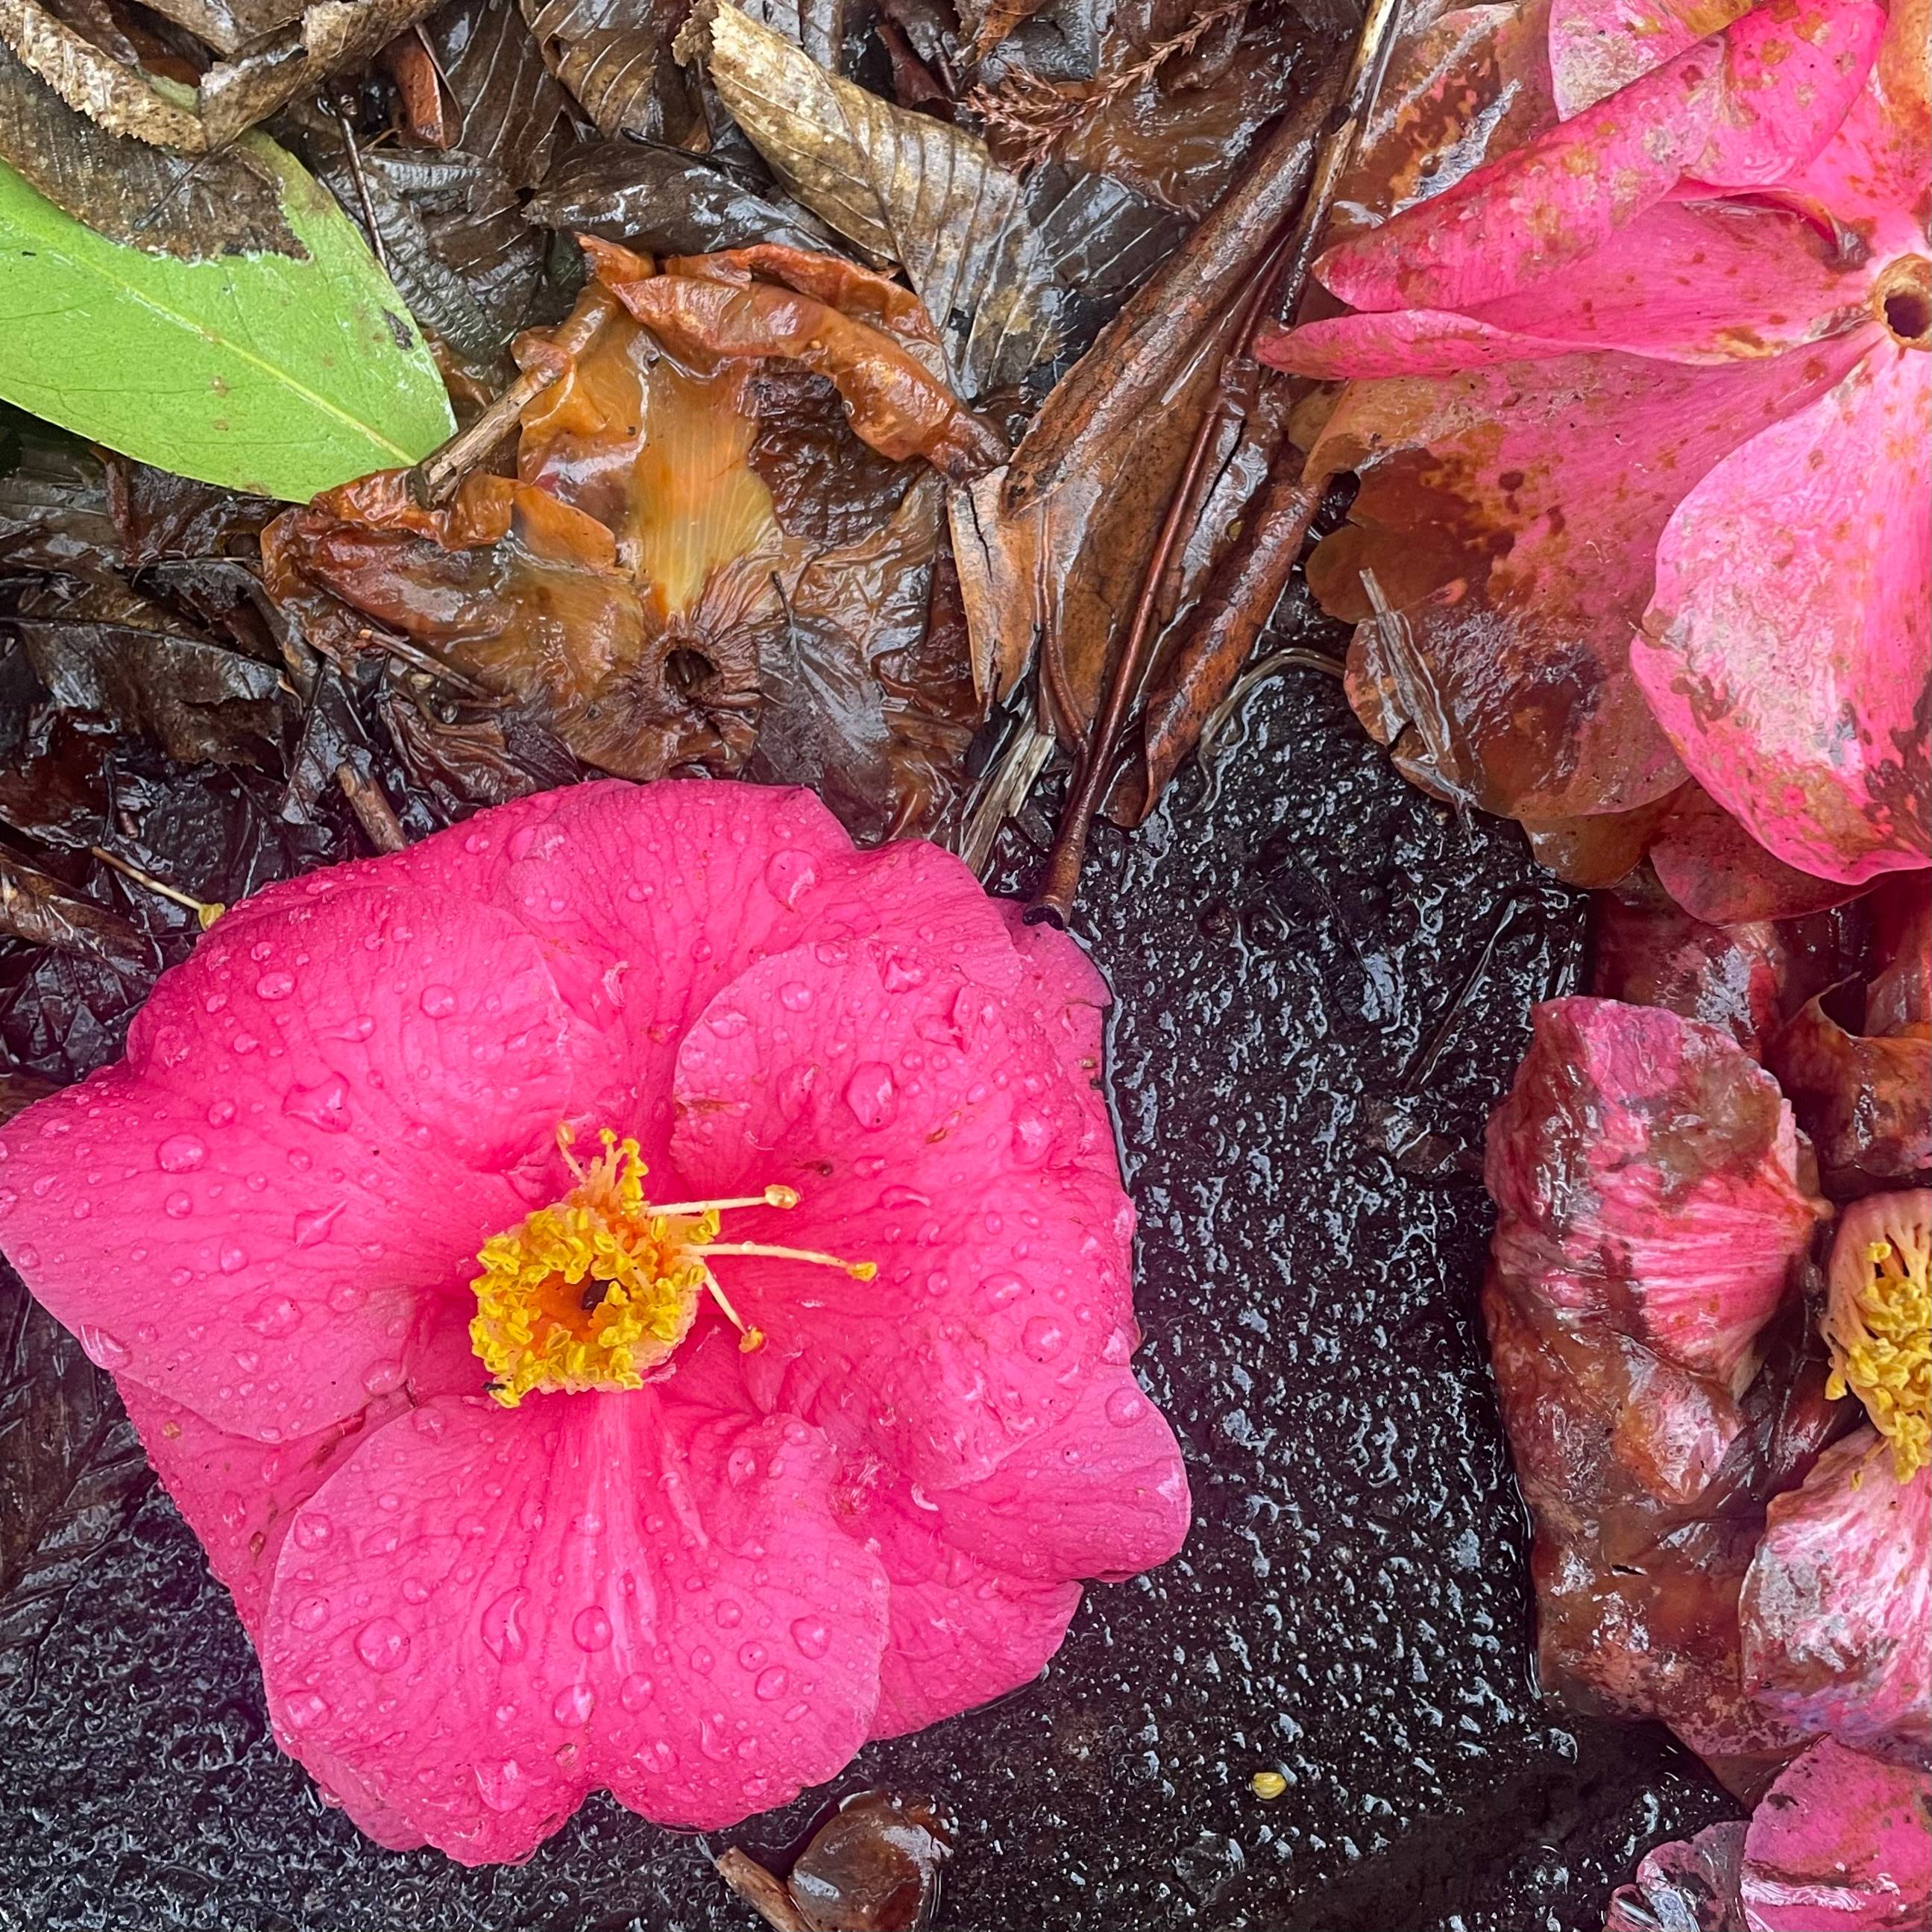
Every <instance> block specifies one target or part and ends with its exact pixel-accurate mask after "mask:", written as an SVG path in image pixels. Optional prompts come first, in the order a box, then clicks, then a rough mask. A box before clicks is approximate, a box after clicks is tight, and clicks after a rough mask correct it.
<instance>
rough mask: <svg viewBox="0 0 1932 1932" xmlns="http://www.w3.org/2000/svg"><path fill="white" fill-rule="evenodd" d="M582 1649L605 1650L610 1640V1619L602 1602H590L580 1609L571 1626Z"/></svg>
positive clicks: (578, 1645)
mask: <svg viewBox="0 0 1932 1932" xmlns="http://www.w3.org/2000/svg"><path fill="white" fill-rule="evenodd" d="M570 1634H571V1636H572V1637H574V1638H575V1639H576V1640H577V1649H580V1650H603V1649H607V1648H608V1646H609V1645H610V1617H609V1616H608V1615H607V1613H606V1612H605V1610H604V1606H603V1605H602V1604H586V1605H585V1607H583V1609H582V1610H579V1611H578V1612H577V1615H576V1616H575V1618H574V1619H573V1620H572V1621H571V1626H570Z"/></svg>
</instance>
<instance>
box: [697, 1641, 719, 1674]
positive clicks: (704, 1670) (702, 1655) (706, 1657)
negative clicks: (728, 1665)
mask: <svg viewBox="0 0 1932 1932" xmlns="http://www.w3.org/2000/svg"><path fill="white" fill-rule="evenodd" d="M717 1667H718V1660H717V1658H715V1657H713V1656H712V1654H711V1653H710V1652H709V1651H708V1650H706V1649H705V1647H704V1646H703V1645H702V1644H700V1645H699V1646H697V1649H695V1650H694V1651H693V1652H691V1669H692V1670H694V1671H696V1672H697V1674H698V1676H700V1677H709V1676H710V1675H711V1673H712V1671H714V1670H716V1669H717Z"/></svg>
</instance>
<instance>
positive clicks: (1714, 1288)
mask: <svg viewBox="0 0 1932 1932" xmlns="http://www.w3.org/2000/svg"><path fill="white" fill-rule="evenodd" d="M1532 1025H1533V1026H1534V1028H1535V1034H1534V1037H1533V1038H1532V1042H1531V1045H1530V1049H1529V1054H1528V1055H1527V1056H1526V1058H1525V1059H1524V1061H1523V1065H1522V1067H1520V1069H1519V1070H1518V1072H1517V1078H1516V1083H1515V1085H1514V1086H1513V1087H1512V1088H1511V1091H1510V1094H1509V1097H1508V1099H1507V1100H1505V1101H1504V1103H1503V1104H1502V1106H1501V1107H1500V1108H1499V1109H1497V1111H1496V1114H1495V1115H1493V1118H1492V1119H1491V1121H1490V1134H1489V1159H1488V1163H1487V1168H1486V1170H1485V1172H1486V1175H1487V1180H1488V1182H1489V1187H1490V1194H1491V1195H1492V1196H1493V1197H1494V1199H1495V1200H1496V1206H1497V1209H1498V1212H1499V1222H1498V1224H1497V1229H1496V1243H1495V1250H1494V1252H1495V1256H1496V1266H1497V1267H1498V1268H1499V1269H1500V1270H1502V1271H1505V1272H1507V1273H1508V1274H1512V1275H1514V1276H1517V1277H1520V1278H1524V1279H1530V1278H1534V1279H1535V1280H1537V1281H1538V1283H1540V1284H1541V1287H1542V1291H1543V1292H1544V1294H1545V1295H1547V1298H1549V1300H1550V1303H1551V1304H1553V1306H1554V1307H1557V1308H1559V1309H1562V1310H1566V1311H1568V1313H1571V1314H1572V1315H1574V1316H1583V1315H1589V1314H1592V1313H1606V1314H1607V1313H1612V1312H1614V1313H1616V1317H1617V1321H1618V1325H1619V1326H1620V1327H1623V1328H1625V1329H1626V1331H1627V1332H1628V1333H1631V1334H1634V1335H1635V1336H1637V1337H1639V1338H1640V1339H1641V1340H1643V1341H1644V1342H1645V1343H1646V1344H1647V1345H1648V1346H1649V1347H1651V1348H1652V1349H1654V1350H1655V1352H1657V1353H1658V1354H1659V1355H1662V1356H1664V1358H1667V1360H1669V1361H1674V1362H1676V1363H1679V1364H1682V1365H1683V1366H1684V1367H1688V1368H1691V1369H1693V1370H1697V1371H1698V1372H1700V1373H1704V1374H1707V1375H1710V1376H1714V1377H1716V1378H1717V1379H1720V1380H1724V1379H1735V1378H1736V1377H1737V1376H1738V1375H1739V1372H1740V1371H1741V1370H1745V1369H1746V1368H1747V1367H1748V1364H1749V1363H1750V1361H1751V1358H1752V1355H1753V1352H1754V1349H1753V1345H1754V1340H1755V1338H1756V1337H1757V1332H1758V1331H1759V1330H1760V1328H1763V1325H1765V1323H1766V1322H1767V1321H1768V1320H1769V1319H1770V1317H1771V1316H1772V1313H1773V1312H1774V1310H1775V1309H1776V1308H1777V1307H1778V1304H1779V1302H1780V1301H1781V1300H1782V1299H1783V1298H1784V1295H1785V1294H1786V1292H1787V1289H1788V1287H1789V1286H1790V1281H1791V1279H1792V1270H1793V1268H1794V1266H1795V1265H1796V1263H1797V1262H1799V1260H1801V1259H1802V1257H1803V1256H1804V1253H1805V1250H1806V1249H1807V1247H1808V1246H1809V1245H1810V1242H1811V1233H1812V1230H1813V1229H1814V1227H1815V1226H1816V1225H1817V1221H1818V1220H1819V1218H1820V1216H1821V1215H1822V1214H1824V1213H1826V1211H1827V1210H1826V1208H1825V1205H1824V1204H1823V1202H1820V1201H1818V1200H1816V1199H1814V1198H1813V1197H1812V1196H1811V1195H1810V1194H1808V1193H1807V1192H1806V1191H1805V1188H1804V1187H1803V1186H1802V1184H1801V1182H1800V1181H1799V1173H1798V1145H1797V1136H1796V1130H1795V1129H1794V1127H1793V1122H1792V1118H1791V1109H1790V1107H1789V1106H1787V1105H1786V1104H1785V1102H1784V1098H1783V1097H1782V1096H1781V1094H1779V1092H1778V1084H1777V1082H1775V1081H1774V1080H1773V1079H1772V1077H1771V1076H1770V1075H1769V1074H1768V1073H1766V1072H1765V1070H1763V1068H1762V1067H1760V1066H1759V1065H1758V1064H1757V1063H1756V1062H1755V1061H1753V1060H1752V1059H1751V1058H1750V1056H1749V1055H1747V1054H1746V1053H1745V1052H1744V1050H1743V1049H1742V1048H1741V1047H1739V1046H1738V1044H1737V1043H1736V1041H1735V1040H1733V1039H1731V1038H1730V1036H1729V1035H1728V1034H1721V1033H1719V1032H1718V1031H1716V1030H1715V1029H1714V1028H1709V1027H1706V1026H1700V1025H1697V1023H1696V1022H1694V1021H1689V1020H1684V1019H1679V1017H1678V1016H1676V1014H1675V1013H1665V1012H1664V1011H1662V1010H1661V1009H1659V1008H1656V1007H1627V1006H1622V1005H1619V1004H1618V1003H1617V1002H1616V1001H1611V1000H1589V999H1567V1000H1550V1001H1545V1002H1544V1004H1542V1005H1541V1006H1539V1007H1536V1008H1535V1010H1534V1011H1533V1013H1532Z"/></svg>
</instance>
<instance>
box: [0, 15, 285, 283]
mask: <svg viewBox="0 0 1932 1932" xmlns="http://www.w3.org/2000/svg"><path fill="white" fill-rule="evenodd" d="M0 160H5V161H7V162H8V163H10V164H11V165H12V166H13V168H14V169H16V170H17V172H19V173H20V174H21V175H23V176H24V177H25V178H26V180H27V181H28V182H30V183H31V184H32V186H33V187H35V188H36V189H37V190H39V192H40V193H42V194H43V195H44V196H46V198H47V199H48V200H49V201H50V202H52V203H53V204H54V205H55V207H56V208H61V209H62V210H64V211H65V212H66V213H68V214H71V215H72V216H74V218H75V219H76V220H79V221H84V222H85V223H86V224H87V225H88V226H89V227H90V228H92V229H94V230H95V233H97V234H101V235H104V236H107V238H108V239H109V240H110V241H113V242H125V243H127V244H128V245H130V247H133V248H145V249H147V250H148V251H151V252H154V253H160V254H169V255H174V256H178V257H180V259H181V260H183V261H187V262H198V261H204V260H208V259H209V258H211V257H217V256H221V255H225V254H236V253H240V252H243V251H259V250H272V251H275V252H276V253H278V254H284V255H297V254H300V252H301V244H300V243H299V242H297V241H296V238H295V236H294V234H293V232H292V231H291V229H290V227H289V225H288V222H287V219H286V218H285V217H284V214H283V211H282V192H281V183H280V182H279V181H278V179H277V178H276V176H275V173H274V172H273V171H272V169H269V168H268V167H266V166H264V164H263V162H262V161H261V160H260V158H259V157H257V155H256V154H254V153H253V152H251V150H250V149H249V148H247V147H235V148H223V150H221V151H220V152H219V153H218V154H193V155H188V154H176V153H175V152H173V151H172V150H170V149H168V148H157V147H153V146H151V145H148V143H146V142H142V141H137V140H135V139H133V138H132V137H131V136H127V135H124V134H112V133H109V132H108V131H107V129H106V128H104V127H100V126H98V125H97V124H95V122H94V121H91V120H89V118H88V117H87V116H86V115H85V114H83V113H79V112H78V111H77V110H75V109H74V108H72V107H69V106H68V104H67V103H66V102H65V101H63V100H62V98H61V97H60V96H59V95H57V94H56V93H55V92H54V90H53V89H52V88H51V87H49V86H48V85H47V84H46V82H45V81H43V80H41V79H40V77H39V76H38V75H37V74H34V72H32V71H31V69H29V68H27V67H26V66H24V65H23V64H22V63H21V62H20V60H19V59H17V58H16V57H15V56H14V55H13V54H12V53H11V52H9V51H8V50H7V49H6V48H5V46H0Z"/></svg>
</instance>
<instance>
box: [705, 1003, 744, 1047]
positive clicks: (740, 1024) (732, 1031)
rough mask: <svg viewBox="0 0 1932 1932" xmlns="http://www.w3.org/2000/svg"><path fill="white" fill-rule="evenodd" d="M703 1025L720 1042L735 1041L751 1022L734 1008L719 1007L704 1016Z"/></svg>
mask: <svg viewBox="0 0 1932 1932" xmlns="http://www.w3.org/2000/svg"><path fill="white" fill-rule="evenodd" d="M704 1024H705V1025H706V1026H707V1027H708V1028H709V1029H710V1030H711V1031H712V1032H713V1033H714V1034H716V1035H717V1036H718V1038H719V1039H720V1040H736V1038H737V1037H738V1036H739V1034H741V1033H742V1032H743V1031H745V1028H747V1027H748V1026H749V1025H751V1019H750V1017H749V1016H748V1015H747V1014H745V1013H740V1012H739V1010H738V1009H737V1008H736V1007H718V1008H716V1009H715V1010H713V1011H712V1012H711V1013H706V1015H705V1016H704Z"/></svg>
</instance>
